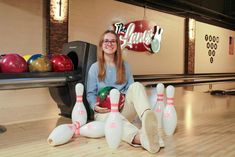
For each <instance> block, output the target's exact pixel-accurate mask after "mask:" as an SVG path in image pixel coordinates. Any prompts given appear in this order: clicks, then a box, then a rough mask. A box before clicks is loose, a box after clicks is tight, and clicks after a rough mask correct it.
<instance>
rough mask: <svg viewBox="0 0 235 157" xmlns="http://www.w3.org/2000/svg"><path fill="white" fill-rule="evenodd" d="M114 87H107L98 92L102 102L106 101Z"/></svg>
mask: <svg viewBox="0 0 235 157" xmlns="http://www.w3.org/2000/svg"><path fill="white" fill-rule="evenodd" d="M113 88H114V87H111V86H107V87H104V88H101V89H100V90H99V91H98V97H99V99H100V101H104V99H105V98H106V97H107V95H109V92H110V91H111V90H112V89H113Z"/></svg>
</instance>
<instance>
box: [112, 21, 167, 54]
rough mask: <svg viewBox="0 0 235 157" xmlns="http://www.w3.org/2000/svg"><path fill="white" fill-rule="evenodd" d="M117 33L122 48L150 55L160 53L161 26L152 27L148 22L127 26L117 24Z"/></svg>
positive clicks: (131, 23) (135, 22)
mask: <svg viewBox="0 0 235 157" xmlns="http://www.w3.org/2000/svg"><path fill="white" fill-rule="evenodd" d="M114 29H115V32H116V33H117V34H118V36H119V38H120V40H121V48H122V49H123V48H127V49H129V50H133V51H138V52H144V51H148V52H150V53H158V52H159V51H160V47H161V46H160V45H161V36H162V32H163V29H162V28H160V27H159V26H156V25H154V26H150V24H149V22H148V21H146V20H140V21H134V22H130V23H127V24H123V23H115V24H114Z"/></svg>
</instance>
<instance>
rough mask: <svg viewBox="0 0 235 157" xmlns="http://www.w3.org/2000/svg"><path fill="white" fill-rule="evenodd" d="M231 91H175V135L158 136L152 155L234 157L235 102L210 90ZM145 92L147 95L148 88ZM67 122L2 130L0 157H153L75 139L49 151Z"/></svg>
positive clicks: (218, 85) (224, 85) (219, 85)
mask: <svg viewBox="0 0 235 157" xmlns="http://www.w3.org/2000/svg"><path fill="white" fill-rule="evenodd" d="M234 87H235V83H231V82H225V83H216V84H215V83H211V84H203V85H197V86H193V85H190V86H189V85H187V86H183V87H179V86H177V87H176V91H175V101H174V102H175V108H176V111H177V115H178V123H177V129H176V132H175V134H174V135H173V136H165V134H164V133H163V131H162V130H160V133H161V134H162V136H163V139H164V141H165V148H164V149H161V150H160V152H159V153H158V154H156V155H157V156H162V157H165V156H200V157H201V156H202V157H208V156H218V157H220V156H226V157H234V156H235V151H234V150H235V145H234V143H235V132H234V130H235V125H234V124H235V96H233V95H223V96H214V95H211V94H210V93H209V91H210V90H214V89H230V88H234ZM147 91H148V93H149V91H151V88H147ZM6 114H8V113H6ZM70 122H71V120H70V119H66V118H64V117H61V118H58V119H56V118H54V119H44V120H37V121H32V122H25V123H18V124H13V125H6V127H7V129H8V130H7V132H5V133H3V134H0V141H1V142H0V156H1V157H9V156H17V157H19V156H48V157H49V156H50V157H57V156H60V157H63V156H65V157H66V156H107V157H108V156H137V157H143V156H149V157H150V156H156V155H152V154H149V153H148V152H147V151H145V150H143V149H142V148H134V147H132V146H130V145H128V144H126V143H124V142H122V143H121V145H120V147H119V148H118V149H117V150H111V149H109V148H108V146H107V143H106V142H105V139H104V138H100V139H91V138H85V137H78V138H76V139H73V140H72V141H71V142H69V143H67V144H65V145H62V146H59V147H51V146H49V145H48V144H47V143H46V139H47V137H48V135H49V134H50V132H51V131H52V129H53V128H54V127H55V126H56V125H59V124H63V123H70ZM135 122H136V123H137V125H138V124H139V123H138V121H135Z"/></svg>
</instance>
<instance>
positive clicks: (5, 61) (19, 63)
mask: <svg viewBox="0 0 235 157" xmlns="http://www.w3.org/2000/svg"><path fill="white" fill-rule="evenodd" d="M0 67H1V72H3V73H21V72H27V70H28V66H27V63H26V61H25V59H24V58H23V57H21V56H20V55H18V54H6V55H3V56H2V57H1V59H0Z"/></svg>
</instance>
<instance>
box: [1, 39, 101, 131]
mask: <svg viewBox="0 0 235 157" xmlns="http://www.w3.org/2000/svg"><path fill="white" fill-rule="evenodd" d="M96 52H97V47H96V45H93V44H90V43H87V42H84V41H71V42H68V43H65V44H64V45H63V48H62V52H61V54H65V55H67V56H68V57H69V58H70V59H71V60H72V62H73V66H74V70H73V71H68V72H25V73H0V90H15V89H27V88H42V87H47V88H48V89H49V92H50V95H51V97H52V99H53V100H54V101H55V102H56V104H57V106H58V108H59V109H60V113H59V115H61V116H64V117H68V118H71V113H72V110H73V106H74V104H75V103H76V93H75V86H76V84H77V83H83V85H84V86H85V87H86V82H87V75H88V71H89V69H90V66H91V65H92V64H93V63H94V62H95V61H96V58H97V56H96ZM83 102H84V105H85V107H86V110H87V115H88V119H93V111H92V110H91V108H90V106H89V104H88V102H87V100H86V89H84V94H83ZM1 130H2V131H4V130H5V129H4V127H1V128H0V131H1Z"/></svg>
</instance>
